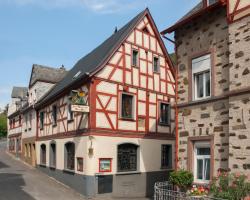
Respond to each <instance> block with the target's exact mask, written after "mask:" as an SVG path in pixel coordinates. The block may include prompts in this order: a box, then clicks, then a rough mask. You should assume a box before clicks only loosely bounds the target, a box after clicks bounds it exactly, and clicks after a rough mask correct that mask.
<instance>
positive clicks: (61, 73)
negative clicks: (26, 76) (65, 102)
mask: <svg viewBox="0 0 250 200" xmlns="http://www.w3.org/2000/svg"><path fill="white" fill-rule="evenodd" d="M66 74H67V71H66V70H65V68H64V67H60V68H52V67H48V66H43V65H37V64H34V65H33V67H32V72H31V77H30V83H29V86H32V85H33V84H34V83H35V82H36V81H38V80H39V81H45V82H50V83H58V82H59V81H61V80H62V79H63V78H64V77H65V75H66Z"/></svg>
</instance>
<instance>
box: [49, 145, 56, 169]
mask: <svg viewBox="0 0 250 200" xmlns="http://www.w3.org/2000/svg"><path fill="white" fill-rule="evenodd" d="M50 166H51V167H55V166H56V144H55V143H51V144H50Z"/></svg>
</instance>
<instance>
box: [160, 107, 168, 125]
mask: <svg viewBox="0 0 250 200" xmlns="http://www.w3.org/2000/svg"><path fill="white" fill-rule="evenodd" d="M160 110H161V116H160V122H161V123H163V124H168V123H169V105H168V104H165V103H161V105H160Z"/></svg>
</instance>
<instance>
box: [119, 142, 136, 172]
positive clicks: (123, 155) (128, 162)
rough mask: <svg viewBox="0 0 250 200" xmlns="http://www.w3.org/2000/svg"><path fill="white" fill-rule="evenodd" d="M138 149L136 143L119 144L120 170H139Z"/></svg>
mask: <svg viewBox="0 0 250 200" xmlns="http://www.w3.org/2000/svg"><path fill="white" fill-rule="evenodd" d="M137 149H138V146H137V145H134V144H121V145H119V146H118V168H117V169H118V172H127V171H137Z"/></svg>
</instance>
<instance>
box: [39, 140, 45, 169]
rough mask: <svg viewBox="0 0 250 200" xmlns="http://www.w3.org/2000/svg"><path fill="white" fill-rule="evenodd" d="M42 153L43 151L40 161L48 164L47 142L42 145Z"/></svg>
mask: <svg viewBox="0 0 250 200" xmlns="http://www.w3.org/2000/svg"><path fill="white" fill-rule="evenodd" d="M40 153H41V161H40V163H41V164H42V165H46V145H45V144H42V145H41V149H40Z"/></svg>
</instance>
